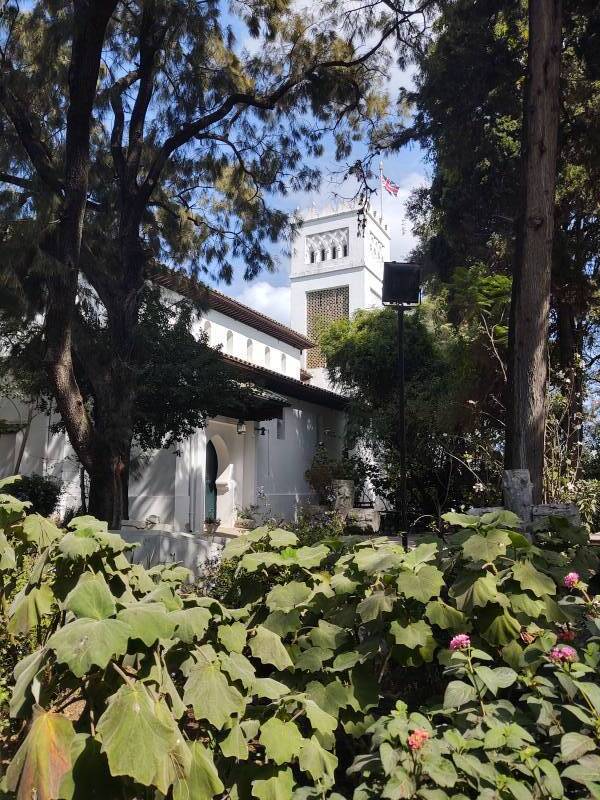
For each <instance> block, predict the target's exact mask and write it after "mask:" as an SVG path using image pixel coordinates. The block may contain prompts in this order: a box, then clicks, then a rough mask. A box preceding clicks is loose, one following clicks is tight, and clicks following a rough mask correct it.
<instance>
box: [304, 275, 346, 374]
mask: <svg viewBox="0 0 600 800" xmlns="http://www.w3.org/2000/svg"><path fill="white" fill-rule="evenodd" d="M349 315H350V292H349V288H348V286H337V287H336V288H335V289H319V290H318V291H316V292H307V293H306V332H307V335H308V338H309V339H312V340H313V341H314V340H316V339H317V338H318V336H319V332H320V331H321V329H322V328H323V326H324V325H327V324H328V323H330V322H335V320H338V319H347V318H348V316H349ZM306 366H307V367H308V368H309V369H315V368H317V367H325V366H327V364H326V361H325V357H324V356H323V354H322V353H321V351H320V350H319V348H318V347H313V348H312V349H311V350H309V351H308V354H307V357H306Z"/></svg>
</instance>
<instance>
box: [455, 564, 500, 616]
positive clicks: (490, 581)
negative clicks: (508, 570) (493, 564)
mask: <svg viewBox="0 0 600 800" xmlns="http://www.w3.org/2000/svg"><path fill="white" fill-rule="evenodd" d="M450 595H451V596H452V597H454V598H455V599H456V605H457V606H458V608H459V610H460V611H465V612H466V613H467V614H470V613H471V612H472V611H473V609H474V608H479V607H483V606H486V605H487V604H488V603H498V604H499V605H502V606H506V605H507V604H508V598H507V597H506V595H504V594H502V592H500V591H499V590H498V586H497V578H496V576H495V575H492V573H491V572H487V573H486V574H485V575H483V576H480V577H478V576H477V574H469V573H468V574H466V575H464V576H462V577H460V578H459V579H458V580H457V581H456V582H455V583H454V584H453V585H452V588H451V589H450Z"/></svg>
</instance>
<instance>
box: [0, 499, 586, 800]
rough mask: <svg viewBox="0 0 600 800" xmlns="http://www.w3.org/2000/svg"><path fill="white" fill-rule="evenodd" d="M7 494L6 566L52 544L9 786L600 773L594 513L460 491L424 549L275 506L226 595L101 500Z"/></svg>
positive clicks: (313, 792) (367, 792) (334, 794)
mask: <svg viewBox="0 0 600 800" xmlns="http://www.w3.org/2000/svg"><path fill="white" fill-rule="evenodd" d="M0 518H1V521H2V528H3V531H4V532H3V534H2V537H3V538H2V541H1V547H0V557H1V559H2V561H1V563H2V575H3V578H4V580H5V585H7V584H10V583H14V581H15V576H16V575H18V574H19V572H20V571H21V570H22V569H23V565H24V561H23V559H24V558H26V557H29V556H30V555H31V554H33V555H34V556H35V562H34V566H33V568H32V569H30V570H29V572H28V575H27V581H26V584H25V586H24V587H23V589H22V590H21V591H20V592H19V594H18V595H17V596H16V597H15V598H14V601H13V605H12V607H11V608H10V610H9V611H8V614H7V621H8V629H9V630H10V631H12V632H14V633H21V634H26V633H27V632H28V631H29V630H30V629H33V630H34V631H37V639H38V649H37V650H36V651H34V652H32V653H31V654H30V655H28V656H27V657H26V658H25V659H24V660H23V661H22V662H21V663H20V664H19V665H18V667H17V670H16V673H15V678H16V680H15V682H14V685H13V691H12V697H11V713H12V715H13V716H15V717H17V718H19V719H25V720H27V723H28V724H27V725H26V726H25V727H24V728H23V730H22V732H21V733H20V736H19V740H18V745H19V750H18V753H17V755H15V756H14V757H13V759H12V761H11V763H10V765H9V767H8V770H7V771H6V774H5V777H4V781H3V789H4V791H6V792H7V793H8V795H9V797H11V796H16V798H17V800H30V798H31V797H32V796H33V795H37V796H38V797H47V798H49V799H50V798H71V797H74V796H79V795H80V793H82V792H84V791H88V792H89V787H90V786H91V785H92V784H93V785H94V786H109V787H111V788H107V789H106V790H105V794H104V795H103V796H105V797H111V796H117V795H118V796H119V797H122V798H124V799H125V798H129V799H130V800H134V798H135V799H136V800H137V798H140V797H144V796H145V795H147V793H148V791H152V792H153V793H155V791H156V790H158V791H160V793H161V794H162V795H163V796H166V797H168V798H169V800H171V798H172V800H181V798H187V797H194V798H202V797H206V798H213V797H219V798H221V797H226V796H227V795H228V794H229V795H230V796H236V795H237V796H238V797H240V798H248V800H249V798H251V797H253V798H256V800H267V799H268V798H272V799H273V800H291V798H292V796H294V798H315V799H316V798H330V800H334V798H336V800H340V798H346V799H347V800H350V798H353V800H364V799H365V798H371V797H373V798H375V797H386V796H387V797H412V796H415V795H416V794H417V792H418V796H420V797H423V798H430V797H434V798H438V797H439V798H446V797H458V796H462V797H466V798H473V800H475V798H481V797H490V798H492V797H493V796H494V795H493V792H494V791H495V790H496V789H497V787H498V786H499V785H501V786H504V787H506V790H507V794H506V797H511V796H512V797H515V798H516V799H517V800H520V797H527V798H533V797H538V796H551V797H557V798H561V797H578V796H587V795H585V794H584V790H585V791H588V792H589V793H590V794H591V795H592V796H596V795H597V793H598V791H599V787H598V780H597V778H598V774H599V773H598V771H597V770H595V765H596V764H597V762H598V760H599V759H600V753H599V746H598V740H597V737H598V725H599V723H600V705H599V704H598V703H599V697H598V692H600V673H599V670H598V664H599V662H600V658H599V657H598V653H599V650H598V640H599V639H600V609H599V607H598V603H597V598H594V597H591V596H590V595H589V593H588V588H587V584H586V580H587V577H588V575H589V574H590V570H593V569H596V567H597V560H596V559H594V557H591V556H590V554H589V553H588V554H587V557H586V561H585V563H584V562H583V561H582V572H581V575H580V576H574V575H573V574H572V573H571V574H568V573H570V570H571V562H572V559H573V558H578V557H579V556H580V555H583V553H584V550H583V549H582V548H585V546H586V541H585V539H584V537H583V535H582V533H581V532H580V531H577V530H573V529H569V528H568V527H567V526H564V525H561V526H560V527H557V525H556V524H554V523H553V526H552V527H551V528H550V529H549V531H548V533H547V536H548V542H547V544H549V545H551V547H545V548H544V549H542V548H540V547H539V546H538V545H537V544H532V543H530V542H529V541H528V540H527V539H526V538H525V537H523V535H522V534H520V533H519V532H518V531H517V530H516V525H517V522H518V521H517V519H516V517H515V516H514V515H512V514H510V513H508V512H502V513H497V514H488V515H485V516H484V517H481V518H475V517H469V516H464V515H458V514H453V515H452V514H449V515H447V516H446V522H447V523H448V524H449V525H452V526H458V527H459V528H460V529H461V530H460V531H459V532H458V533H457V534H455V535H454V536H452V537H451V539H450V541H449V544H448V545H447V546H444V547H442V546H441V544H440V540H439V539H438V540H437V541H431V542H424V543H423V544H421V545H419V546H418V547H417V548H415V549H414V550H411V551H409V552H404V551H403V550H402V548H401V547H400V545H399V544H398V543H397V542H395V541H393V540H389V539H385V538H383V537H381V538H375V539H371V540H369V541H356V540H349V541H348V542H346V543H344V542H342V541H341V540H337V541H336V540H335V539H331V540H329V541H327V542H325V543H321V544H315V545H312V546H301V545H300V542H299V541H298V539H297V537H296V535H295V534H293V533H292V532H291V531H286V530H283V529H268V528H259V529H257V530H255V531H253V532H252V533H249V534H247V535H245V536H242V537H239V538H238V539H236V540H233V541H232V542H231V543H230V544H229V545H228V546H227V548H226V550H225V552H224V557H225V559H227V560H229V561H231V562H232V563H235V564H236V580H237V582H238V586H239V589H240V594H239V595H238V597H237V602H236V603H235V605H234V606H230V607H226V606H225V605H224V604H222V603H220V602H219V601H218V600H216V599H211V598H210V597H206V596H200V595H198V594H197V593H195V592H194V591H193V590H191V591H190V589H189V588H188V589H185V590H183V591H182V589H183V587H182V582H184V581H185V580H186V578H187V577H188V575H187V570H185V569H183V568H182V567H178V566H176V565H170V566H159V567H154V568H153V569H150V570H145V569H144V568H143V567H141V566H140V565H132V564H131V563H129V561H128V560H127V558H125V553H126V552H127V550H128V549H130V546H129V545H126V544H125V542H123V540H122V539H121V538H120V537H119V536H118V535H115V534H110V533H108V532H107V530H106V525H105V524H103V523H99V522H98V521H97V520H94V519H93V518H91V517H79V518H77V519H74V520H72V522H71V523H70V526H69V529H68V530H67V531H64V530H59V529H58V528H56V527H55V526H53V525H52V524H50V523H48V522H46V521H45V520H44V519H43V518H41V517H37V516H36V515H27V513H26V508H25V507H24V506H23V504H22V503H21V502H20V501H17V500H16V499H14V498H11V497H10V496H8V495H4V496H3V498H2V500H1V501H0ZM565 576H566V577H565ZM565 586H566V587H567V588H564V587H565ZM457 634H460V635H461V636H460V637H459V638H458V639H457V640H455V641H452V640H453V639H454V637H455V636H456V635H457ZM567 634H568V640H569V641H570V642H571V644H570V645H569V646H570V647H571V646H572V647H573V650H572V651H568V650H566V649H565V650H564V651H563V650H562V649H561V648H562V647H563V645H558V651H557V650H556V648H557V640H559V639H561V638H562V639H565V638H566V637H567ZM457 641H458V642H459V643H460V644H459V645H457V644H456V642H457ZM450 644H451V645H452V646H451V647H450V648H449V645H450ZM563 656H565V657H563ZM567 656H568V657H567ZM424 688H427V689H428V690H429V693H428V694H427V696H425V694H424V691H423V690H424ZM594 770H595V771H594ZM515 771H516V772H517V773H518V784H519V786H520V793H517V789H516V788H515V789H514V791H513V788H512V787H515V786H516V782H515V780H514V778H513V773H514V772H515ZM537 786H542V787H545V793H544V792H542V795H538V794H537V791H538V790H537V788H536V787H537ZM502 796H504V795H502Z"/></svg>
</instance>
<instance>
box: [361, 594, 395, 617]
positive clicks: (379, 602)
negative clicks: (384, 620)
mask: <svg viewBox="0 0 600 800" xmlns="http://www.w3.org/2000/svg"><path fill="white" fill-rule="evenodd" d="M395 600H397V596H396V595H395V594H392V595H390V594H386V592H382V591H378V592H373V593H372V594H370V595H367V597H365V598H364V600H361V601H360V603H359V604H358V606H357V608H356V610H357V611H358V615H359V617H360V618H361V620H362V621H363V622H373V621H374V620H376V619H378V618H379V617H380V616H381V615H382V614H385V613H388V612H390V611H392V610H393V608H394V602H395Z"/></svg>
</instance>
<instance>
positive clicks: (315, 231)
mask: <svg viewBox="0 0 600 800" xmlns="http://www.w3.org/2000/svg"><path fill="white" fill-rule="evenodd" d="M302 219H303V223H302V227H301V228H300V231H299V233H298V236H297V238H296V240H295V241H294V247H293V250H292V265H291V270H290V285H291V325H292V328H294V329H295V330H297V331H298V332H299V333H302V334H305V335H306V336H308V338H309V339H313V340H315V339H316V338H317V334H318V331H319V328H320V326H322V325H323V324H327V323H329V322H333V321H334V320H337V319H341V318H343V317H350V316H352V314H353V313H354V312H355V311H357V310H358V309H361V308H378V307H380V306H381V284H382V280H383V262H384V261H389V260H390V235H389V233H388V231H387V226H386V225H385V224H384V223H383V220H382V219H381V217H380V216H379V215H377V214H375V213H374V212H373V210H372V209H370V210H368V211H367V212H366V220H365V225H364V228H363V227H359V211H358V209H357V208H356V207H355V206H352V207H350V206H345V207H339V208H329V209H324V210H323V211H320V212H316V211H314V210H311V211H308V212H306V213H305V214H303V215H302ZM305 367H306V369H307V370H308V371H309V372H310V373H311V374H312V383H313V384H314V385H316V386H322V387H324V388H327V387H328V386H329V381H328V377H327V372H326V370H325V359H324V358H323V356H322V354H321V353H320V352H319V349H318V348H314V349H313V350H309V351H308V353H307V357H306V365H305Z"/></svg>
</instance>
